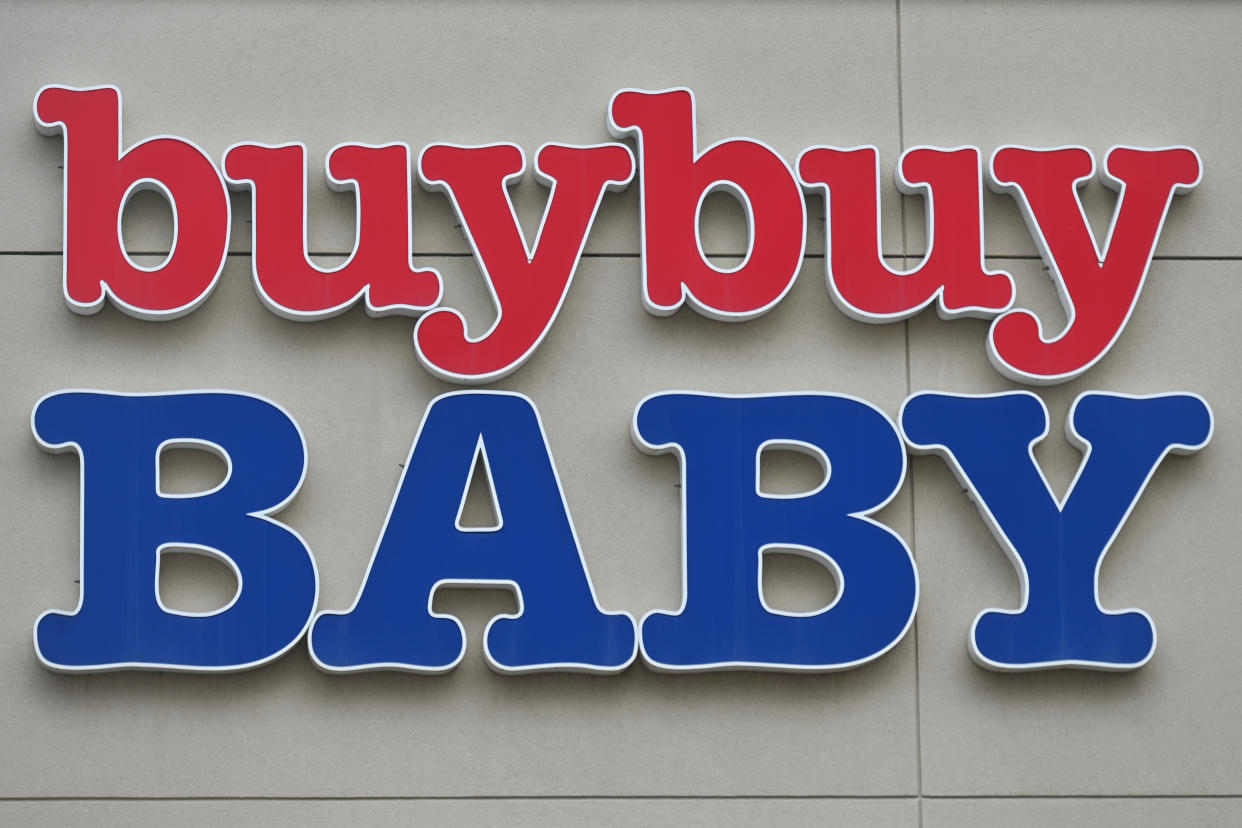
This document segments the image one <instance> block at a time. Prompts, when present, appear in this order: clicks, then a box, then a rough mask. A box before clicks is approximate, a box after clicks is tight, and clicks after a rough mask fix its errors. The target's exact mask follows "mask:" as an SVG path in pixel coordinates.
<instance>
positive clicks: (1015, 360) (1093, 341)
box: [988, 147, 1202, 384]
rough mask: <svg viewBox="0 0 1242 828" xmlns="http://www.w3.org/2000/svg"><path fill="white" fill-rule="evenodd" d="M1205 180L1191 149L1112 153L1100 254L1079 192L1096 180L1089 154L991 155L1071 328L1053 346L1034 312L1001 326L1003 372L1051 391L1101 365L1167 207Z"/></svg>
mask: <svg viewBox="0 0 1242 828" xmlns="http://www.w3.org/2000/svg"><path fill="white" fill-rule="evenodd" d="M1201 171H1202V165H1201V164H1200V162H1199V155H1198V153H1196V152H1195V151H1194V150H1192V149H1190V148H1189V147H1169V148H1165V149H1138V148H1135V147H1113V148H1112V149H1111V150H1109V151H1108V155H1107V156H1105V158H1104V173H1103V175H1101V176H1100V177H1101V180H1103V182H1104V183H1105V184H1106V185H1108V186H1109V187H1111V188H1113V189H1114V190H1118V191H1119V192H1118V195H1117V210H1116V212H1115V213H1114V214H1113V223H1112V226H1111V227H1110V228H1109V231H1108V238H1107V240H1106V241H1105V242H1104V249H1103V251H1102V252H1101V251H1100V249H1099V248H1098V247H1097V245H1096V242H1095V237H1094V236H1093V235H1092V233H1091V228H1090V226H1088V224H1087V218H1086V216H1085V215H1083V211H1082V204H1081V202H1079V200H1078V193H1077V190H1076V188H1077V187H1079V186H1081V185H1082V184H1083V183H1084V182H1085V181H1086V180H1087V179H1088V178H1090V177H1091V175H1092V173H1094V172H1095V158H1094V157H1093V156H1092V155H1091V151H1090V150H1088V149H1086V148H1084V147H1062V148H1059V149H1048V150H1037V149H1028V148H1026V147H1001V148H1000V149H998V150H997V151H996V152H995V153H993V155H992V179H993V181H992V187H993V189H995V190H997V191H1000V192H1008V193H1009V194H1010V195H1012V196H1013V197H1014V198H1015V199H1016V200H1017V202H1018V204H1019V206H1020V207H1021V208H1022V211H1023V214H1024V217H1025V218H1026V223H1027V227H1028V228H1029V229H1030V231H1031V235H1032V236H1033V237H1034V238H1035V243H1036V244H1037V245H1038V246H1039V253H1040V255H1041V256H1043V259H1044V263H1045V264H1046V265H1047V266H1048V269H1049V271H1050V272H1051V273H1052V278H1053V279H1054V280H1055V281H1056V282H1057V285H1058V287H1059V291H1058V292H1059V293H1060V295H1061V297H1062V301H1063V302H1064V304H1065V314H1066V316H1067V317H1068V318H1069V324H1068V325H1067V326H1066V328H1065V330H1064V331H1063V332H1061V333H1060V334H1059V335H1057V336H1055V337H1053V338H1052V339H1047V338H1045V337H1044V335H1043V326H1042V325H1040V323H1039V320H1038V319H1036V318H1035V316H1034V315H1033V314H1031V313H1030V312H1029V311H1025V310H1014V311H1010V312H1009V313H1007V314H1005V315H1004V316H1002V317H1000V318H999V319H997V320H996V321H995V322H994V323H992V330H991V332H990V333H989V335H988V356H989V357H991V359H992V364H993V365H995V366H996V368H997V370H999V371H1000V372H1001V373H1002V374H1004V375H1005V376H1007V377H1009V378H1011V379H1015V380H1019V381H1021V382H1032V383H1039V384H1051V383H1057V382H1064V381H1065V380H1068V379H1073V378H1074V377H1076V376H1078V375H1079V374H1081V373H1083V372H1084V371H1086V370H1087V369H1088V368H1090V367H1091V366H1092V365H1094V364H1095V363H1096V362H1097V361H1099V359H1100V358H1101V357H1102V356H1104V354H1106V353H1107V352H1108V349H1109V348H1111V347H1112V345H1113V343H1114V342H1116V341H1117V337H1118V336H1120V335H1121V329H1122V328H1124V327H1125V324H1126V322H1127V321H1128V320H1129V318H1130V313H1131V312H1132V311H1133V310H1134V304H1135V302H1137V301H1138V296H1139V291H1140V290H1142V288H1143V280H1144V279H1145V278H1146V277H1147V268H1148V267H1149V266H1150V265H1151V258H1152V255H1153V254H1154V253H1155V252H1156V240H1157V239H1158V238H1159V237H1160V228H1161V227H1162V226H1163V225H1164V217H1165V215H1166V214H1167V213H1168V210H1169V202H1170V201H1172V199H1173V196H1174V195H1175V194H1178V193H1185V192H1189V190H1190V189H1191V188H1192V187H1194V186H1195V185H1196V184H1198V183H1199V178H1200V175H1201Z"/></svg>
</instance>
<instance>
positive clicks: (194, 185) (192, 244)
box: [34, 86, 230, 320]
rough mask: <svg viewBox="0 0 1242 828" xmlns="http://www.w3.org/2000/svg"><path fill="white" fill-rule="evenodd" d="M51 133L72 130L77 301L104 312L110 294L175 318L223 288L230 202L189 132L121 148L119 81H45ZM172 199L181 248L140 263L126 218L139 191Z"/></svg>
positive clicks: (42, 101) (69, 196)
mask: <svg viewBox="0 0 1242 828" xmlns="http://www.w3.org/2000/svg"><path fill="white" fill-rule="evenodd" d="M34 113H35V121H36V122H37V123H38V127H39V131H40V132H42V133H43V134H45V135H55V134H56V133H57V132H62V131H63V132H64V136H65V196H64V201H65V207H64V209H65V227H64V233H65V239H64V256H65V264H64V292H65V301H66V302H67V303H68V305H69V307H70V308H71V309H72V310H73V311H75V312H77V313H83V314H90V313H96V312H97V311H98V310H99V309H100V308H101V307H103V303H104V299H105V297H108V296H111V297H112V301H113V303H114V304H115V305H116V306H117V307H118V308H120V309H121V310H122V311H124V312H125V313H128V314H130V315H131V316H137V317H140V318H143V319H157V320H159V319H175V318H177V317H178V316H183V315H185V314H187V313H189V312H190V311H192V310H194V309H195V308H196V307H198V306H199V305H200V304H201V303H202V302H203V301H204V300H205V299H206V298H207V296H208V295H209V294H210V293H211V290H212V288H213V287H215V284H216V280H217V279H218V278H219V276H220V271H221V270H223V269H224V258H225V255H226V254H227V252H228V241H229V217H230V209H229V199H228V192H227V190H225V187H224V182H223V181H222V180H221V178H220V174H219V173H218V172H217V171H216V168H215V166H214V165H213V164H212V162H211V159H210V158H208V157H207V154H206V153H204V152H203V151H202V150H201V149H199V148H198V146H196V145H195V144H193V143H191V142H189V141H186V140H185V139H183V138H174V137H169V136H161V137H156V138H148V139H147V140H145V141H142V142H140V143H138V144H135V145H134V146H132V147H130V148H129V149H128V150H125V151H124V152H122V151H121V92H120V90H118V89H117V88H116V87H114V86H100V87H92V88H88V89H74V88H70V87H66V86H45V87H43V88H42V89H40V90H39V92H38V94H37V95H36V96H35V103H34ZM144 189H154V190H157V191H159V192H161V193H163V194H164V195H165V196H166V197H167V198H168V200H169V202H170V203H171V205H172V211H173V242H172V250H171V251H170V252H169V254H168V257H167V258H166V259H165V260H164V262H163V263H161V264H159V265H157V266H155V267H143V266H141V265H138V264H136V263H134V262H133V261H132V260H131V259H130V258H129V255H128V253H126V251H125V247H124V245H123V243H122V240H121V214H122V212H123V211H124V209H125V203H126V202H127V201H128V200H129V198H130V196H131V195H133V194H134V193H135V192H137V191H139V190H144Z"/></svg>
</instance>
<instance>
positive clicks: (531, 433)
mask: <svg viewBox="0 0 1242 828" xmlns="http://www.w3.org/2000/svg"><path fill="white" fill-rule="evenodd" d="M480 453H481V454H482V455H483V459H484V464H483V465H484V467H485V468H486V469H487V471H488V476H489V477H490V478H491V483H492V487H493V496H494V498H495V503H496V506H497V508H496V513H497V515H500V516H502V519H501V522H500V525H499V526H496V527H493V528H487V529H481V528H463V527H462V526H461V524H460V520H459V517H460V514H461V508H462V504H463V500H464V498H465V491H466V489H467V486H468V483H469V480H470V473H471V470H472V469H473V468H474V467H475V465H474V461H475V457H476V455H478V454H480ZM441 586H473V587H479V586H485V587H507V588H509V589H512V590H513V592H514V593H515V594H516V596H517V602H518V611H517V614H516V615H502V616H498V617H496V618H493V619H492V620H491V622H490V623H488V625H487V632H486V633H484V644H483V649H484V655H485V656H486V658H487V663H488V665H490V666H491V667H492V669H494V670H496V671H498V672H501V673H524V672H536V671H551V670H562V671H573V672H584V673H615V672H619V671H621V670H624V669H625V668H626V667H628V666H629V664H630V662H632V661H633V660H634V656H635V655H636V654H637V650H638V648H637V642H636V635H635V630H634V619H633V617H632V616H630V615H629V614H628V613H624V612H621V613H609V612H604V611H602V610H601V609H600V607H599V602H598V601H597V600H596V598H595V590H594V588H593V587H592V586H591V581H590V578H589V576H588V575H587V572H586V566H585V564H584V563H583V560H582V553H581V551H580V549H579V547H578V537H577V534H576V533H575V532H574V527H573V523H572V522H571V521H570V519H569V512H568V510H567V509H566V506H565V500H564V494H563V493H562V491H561V484H560V480H559V479H558V478H557V475H556V469H555V468H554V467H553V465H552V458H551V456H550V454H549V452H548V444H547V440H546V438H545V437H544V433H543V425H542V423H540V421H539V414H538V412H537V411H536V410H535V407H534V404H533V403H531V401H530V400H529V399H527V398H526V397H524V396H522V395H520V394H511V393H505V392H500V391H494V392H484V391H475V392H470V391H460V392H456V393H451V394H445V395H443V396H441V397H437V398H436V399H435V400H433V401H432V403H431V405H430V406H429V407H428V408H427V414H426V416H425V417H424V419H423V423H422V425H421V426H420V427H419V431H418V435H417V436H416V437H415V438H414V445H413V447H412V448H411V449H410V455H409V458H408V459H407V460H406V463H405V471H404V472H403V473H402V475H401V482H400V483H398V484H397V494H396V496H395V497H394V498H393V502H392V506H391V507H390V509H389V512H388V518H387V520H386V521H385V523H384V529H383V530H382V532H381V533H380V539H379V543H378V544H376V547H375V552H374V553H373V554H372V557H371V565H370V567H368V569H367V574H366V578H365V579H364V581H363V584H362V588H361V589H360V590H359V592H358V597H357V598H356V599H355V601H354V606H353V607H352V608H351V609H349V610H348V611H346V612H321V613H320V614H319V615H318V617H316V619H315V623H314V625H313V626H312V627H311V634H310V651H311V658H312V659H314V661H315V663H316V664H317V665H319V666H320V667H321V668H323V669H324V670H327V671H329V672H334V673H346V672H356V671H363V670H404V671H407V672H412V673H443V672H446V671H448V670H452V669H453V668H454V667H456V666H457V665H458V663H459V662H460V661H461V659H462V656H463V655H464V654H465V652H466V639H465V630H464V628H463V627H462V625H461V622H460V621H458V620H457V619H456V618H454V617H452V616H445V615H439V614H437V613H434V612H432V611H431V602H432V600H433V599H434V597H435V592H436V590H437V589H439V588H440V587H441Z"/></svg>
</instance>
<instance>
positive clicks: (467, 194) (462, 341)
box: [414, 144, 634, 383]
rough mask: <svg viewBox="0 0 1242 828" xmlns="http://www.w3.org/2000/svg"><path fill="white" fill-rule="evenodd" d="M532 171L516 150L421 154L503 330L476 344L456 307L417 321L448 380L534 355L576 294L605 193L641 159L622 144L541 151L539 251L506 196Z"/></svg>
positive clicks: (475, 379)
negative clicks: (544, 191)
mask: <svg viewBox="0 0 1242 828" xmlns="http://www.w3.org/2000/svg"><path fill="white" fill-rule="evenodd" d="M525 169H526V157H525V155H524V154H523V153H522V150H521V148H520V147H518V146H516V145H514V144H490V145H487V146H479V147H461V146H454V145H451V144H432V145H430V146H429V147H427V148H426V149H424V150H423V152H422V154H421V155H420V156H419V159H418V170H419V175H420V177H421V178H422V179H423V183H424V185H425V186H426V187H427V188H428V189H431V190H437V191H441V192H443V193H445V194H446V195H447V196H448V197H449V199H450V200H451V201H452V202H453V207H454V208H455V209H456V210H457V215H458V217H459V218H460V220H461V226H462V231H463V232H464V233H465V234H466V239H467V240H468V241H469V242H470V246H471V248H472V249H473V250H474V256H475V260H476V261H477V262H478V265H479V270H480V271H481V272H482V274H483V278H484V279H485V280H486V281H487V284H488V287H489V288H490V290H491V292H492V297H493V299H494V300H495V303H496V313H497V316H496V322H495V324H493V325H492V327H491V329H490V330H488V331H487V333H485V334H483V336H481V337H478V338H475V339H471V338H470V337H468V336H467V335H466V322H465V319H464V318H463V317H462V315H461V314H460V313H459V312H458V311H456V310H453V309H451V308H441V309H439V310H435V311H432V312H431V313H429V314H427V315H426V316H424V317H423V318H422V319H420V320H418V325H417V326H416V327H415V329H414V347H415V350H416V351H417V353H418V357H419V359H420V360H421V361H422V363H423V365H425V366H426V367H427V369H428V370H429V371H431V372H432V373H433V374H435V375H436V376H439V377H441V378H442V379H447V380H450V381H453V382H466V383H482V382H490V381H492V380H495V379H499V378H500V377H503V376H506V375H507V374H509V373H511V372H513V371H515V370H517V368H518V367H519V366H521V364H522V363H523V362H525V361H526V359H527V358H528V357H529V356H530V355H531V353H533V352H534V350H535V348H536V347H538V345H539V343H540V342H541V341H543V337H544V336H545V335H546V334H547V332H548V330H549V328H551V326H552V323H553V321H555V319H556V314H557V312H558V311H559V310H560V307H561V303H562V302H563V301H564V299H565V295H566V293H567V292H568V291H569V283H570V281H571V280H572V279H573V275H574V270H575V269H576V268H577V266H578V260H579V259H580V258H581V256H582V248H583V246H584V245H585V244H586V236H587V233H588V232H589V231H590V229H591V224H592V222H593V221H594V219H595V212H596V210H597V209H598V208H599V203H600V201H601V200H602V199H603V196H604V191H605V189H609V190H618V189H622V188H624V186H625V185H626V184H628V183H629V180H630V178H631V177H632V176H633V174H634V157H633V155H631V154H630V151H629V149H628V148H627V147H625V146H624V145H622V144H601V145H597V146H586V147H575V146H567V145H565V144H544V145H543V146H542V147H540V148H539V151H538V152H536V153H535V177H536V179H537V180H538V181H540V183H542V184H544V185H546V186H548V187H550V188H551V192H550V193H549V194H548V207H547V210H546V211H545V213H544V215H543V221H542V223H541V224H540V226H539V234H538V237H537V238H536V240H535V244H534V247H533V248H528V247H527V244H526V239H525V238H523V236H522V229H521V226H520V225H519V224H518V220H517V216H516V215H515V214H514V212H513V203H512V201H510V200H509V194H508V191H507V190H506V189H505V187H506V185H509V184H512V183H513V182H515V181H516V180H517V179H518V178H520V177H521V175H522V172H523V171H524V170H525Z"/></svg>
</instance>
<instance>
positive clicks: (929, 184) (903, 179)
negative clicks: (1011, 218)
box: [798, 147, 1013, 322]
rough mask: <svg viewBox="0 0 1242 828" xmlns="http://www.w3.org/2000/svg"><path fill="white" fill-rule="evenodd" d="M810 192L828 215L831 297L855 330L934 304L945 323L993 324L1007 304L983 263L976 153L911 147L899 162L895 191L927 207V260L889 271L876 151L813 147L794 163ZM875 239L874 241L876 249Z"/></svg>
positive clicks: (1008, 288)
mask: <svg viewBox="0 0 1242 828" xmlns="http://www.w3.org/2000/svg"><path fill="white" fill-rule="evenodd" d="M798 174H799V176H800V177H801V179H802V182H803V185H804V186H805V187H806V188H807V190H809V191H815V190H819V191H821V192H822V193H823V196H824V200H825V202H826V204H827V208H828V229H827V234H828V242H827V250H828V255H827V256H826V257H825V260H826V262H827V265H826V266H827V271H828V290H829V293H831V294H832V298H833V300H834V301H835V302H836V303H837V306H838V307H839V308H840V309H841V310H842V311H843V312H844V313H846V314H847V315H849V316H851V317H853V318H854V319H857V320H859V321H862V322H892V321H896V320H899V319H907V318H909V317H910V316H913V315H914V314H916V313H918V312H919V311H921V310H922V309H923V308H925V307H927V306H928V305H929V304H931V303H932V302H933V301H936V302H937V304H936V310H937V312H938V313H939V314H940V316H941V317H943V318H945V319H955V318H957V317H961V316H975V317H985V318H991V317H993V316H995V315H996V314H998V313H1000V312H1001V311H1004V310H1006V309H1008V308H1009V306H1010V305H1011V304H1013V279H1012V277H1010V275H1009V274H1008V273H1005V272H1004V271H990V270H988V269H987V267H986V265H985V264H984V261H983V202H982V193H983V180H982V172H981V167H980V163H979V150H978V148H976V147H958V148H957V149H947V150H946V149H935V148H932V147H913V148H911V149H908V150H906V151H905V152H904V153H902V156H901V159H900V160H899V161H898V164H897V187H898V189H900V190H901V192H903V193H906V194H908V195H913V194H916V193H922V194H923V195H924V196H925V197H926V199H927V211H926V212H927V253H926V255H925V256H924V257H923V261H922V262H920V263H919V266H918V267H916V268H914V269H913V270H907V271H896V270H893V269H892V268H891V267H889V266H888V265H887V264H886V263H885V261H884V258H883V252H882V248H881V246H880V195H879V191H880V159H879V151H878V150H877V149H876V148H875V147H858V148H855V149H837V148H835V147H812V148H811V149H808V150H806V151H805V152H803V153H802V155H801V156H800V157H799V159H798ZM873 240H874V241H873Z"/></svg>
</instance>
